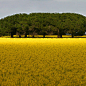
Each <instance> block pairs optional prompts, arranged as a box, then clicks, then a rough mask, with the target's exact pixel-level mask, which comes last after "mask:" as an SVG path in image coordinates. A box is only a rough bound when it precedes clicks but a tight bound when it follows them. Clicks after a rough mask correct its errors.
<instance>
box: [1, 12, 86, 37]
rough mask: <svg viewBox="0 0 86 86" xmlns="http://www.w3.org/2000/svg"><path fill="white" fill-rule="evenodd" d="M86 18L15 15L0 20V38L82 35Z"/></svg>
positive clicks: (51, 14)
mask: <svg viewBox="0 0 86 86" xmlns="http://www.w3.org/2000/svg"><path fill="white" fill-rule="evenodd" d="M85 31H86V17H85V16H82V15H80V14H75V13H61V14H60V13H31V14H29V15H28V14H25V13H23V14H21V13H20V14H15V15H12V16H7V17H5V18H3V19H0V36H4V35H5V36H8V35H11V37H13V35H19V37H21V35H25V37H27V35H33V37H34V35H43V37H45V35H57V37H62V35H65V33H69V34H71V35H72V38H73V37H74V35H84V34H85Z"/></svg>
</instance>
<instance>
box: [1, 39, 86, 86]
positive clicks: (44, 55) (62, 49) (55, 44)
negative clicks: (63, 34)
mask: <svg viewBox="0 0 86 86" xmlns="http://www.w3.org/2000/svg"><path fill="white" fill-rule="evenodd" d="M0 86H86V38H59V39H58V38H36V39H35V38H0Z"/></svg>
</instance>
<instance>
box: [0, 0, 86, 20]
mask: <svg viewBox="0 0 86 86" xmlns="http://www.w3.org/2000/svg"><path fill="white" fill-rule="evenodd" d="M35 12H36V13H38V12H40V13H78V14H81V15H84V16H86V0H0V19H1V18H4V17H6V16H10V15H13V14H18V13H26V14H29V13H35Z"/></svg>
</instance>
